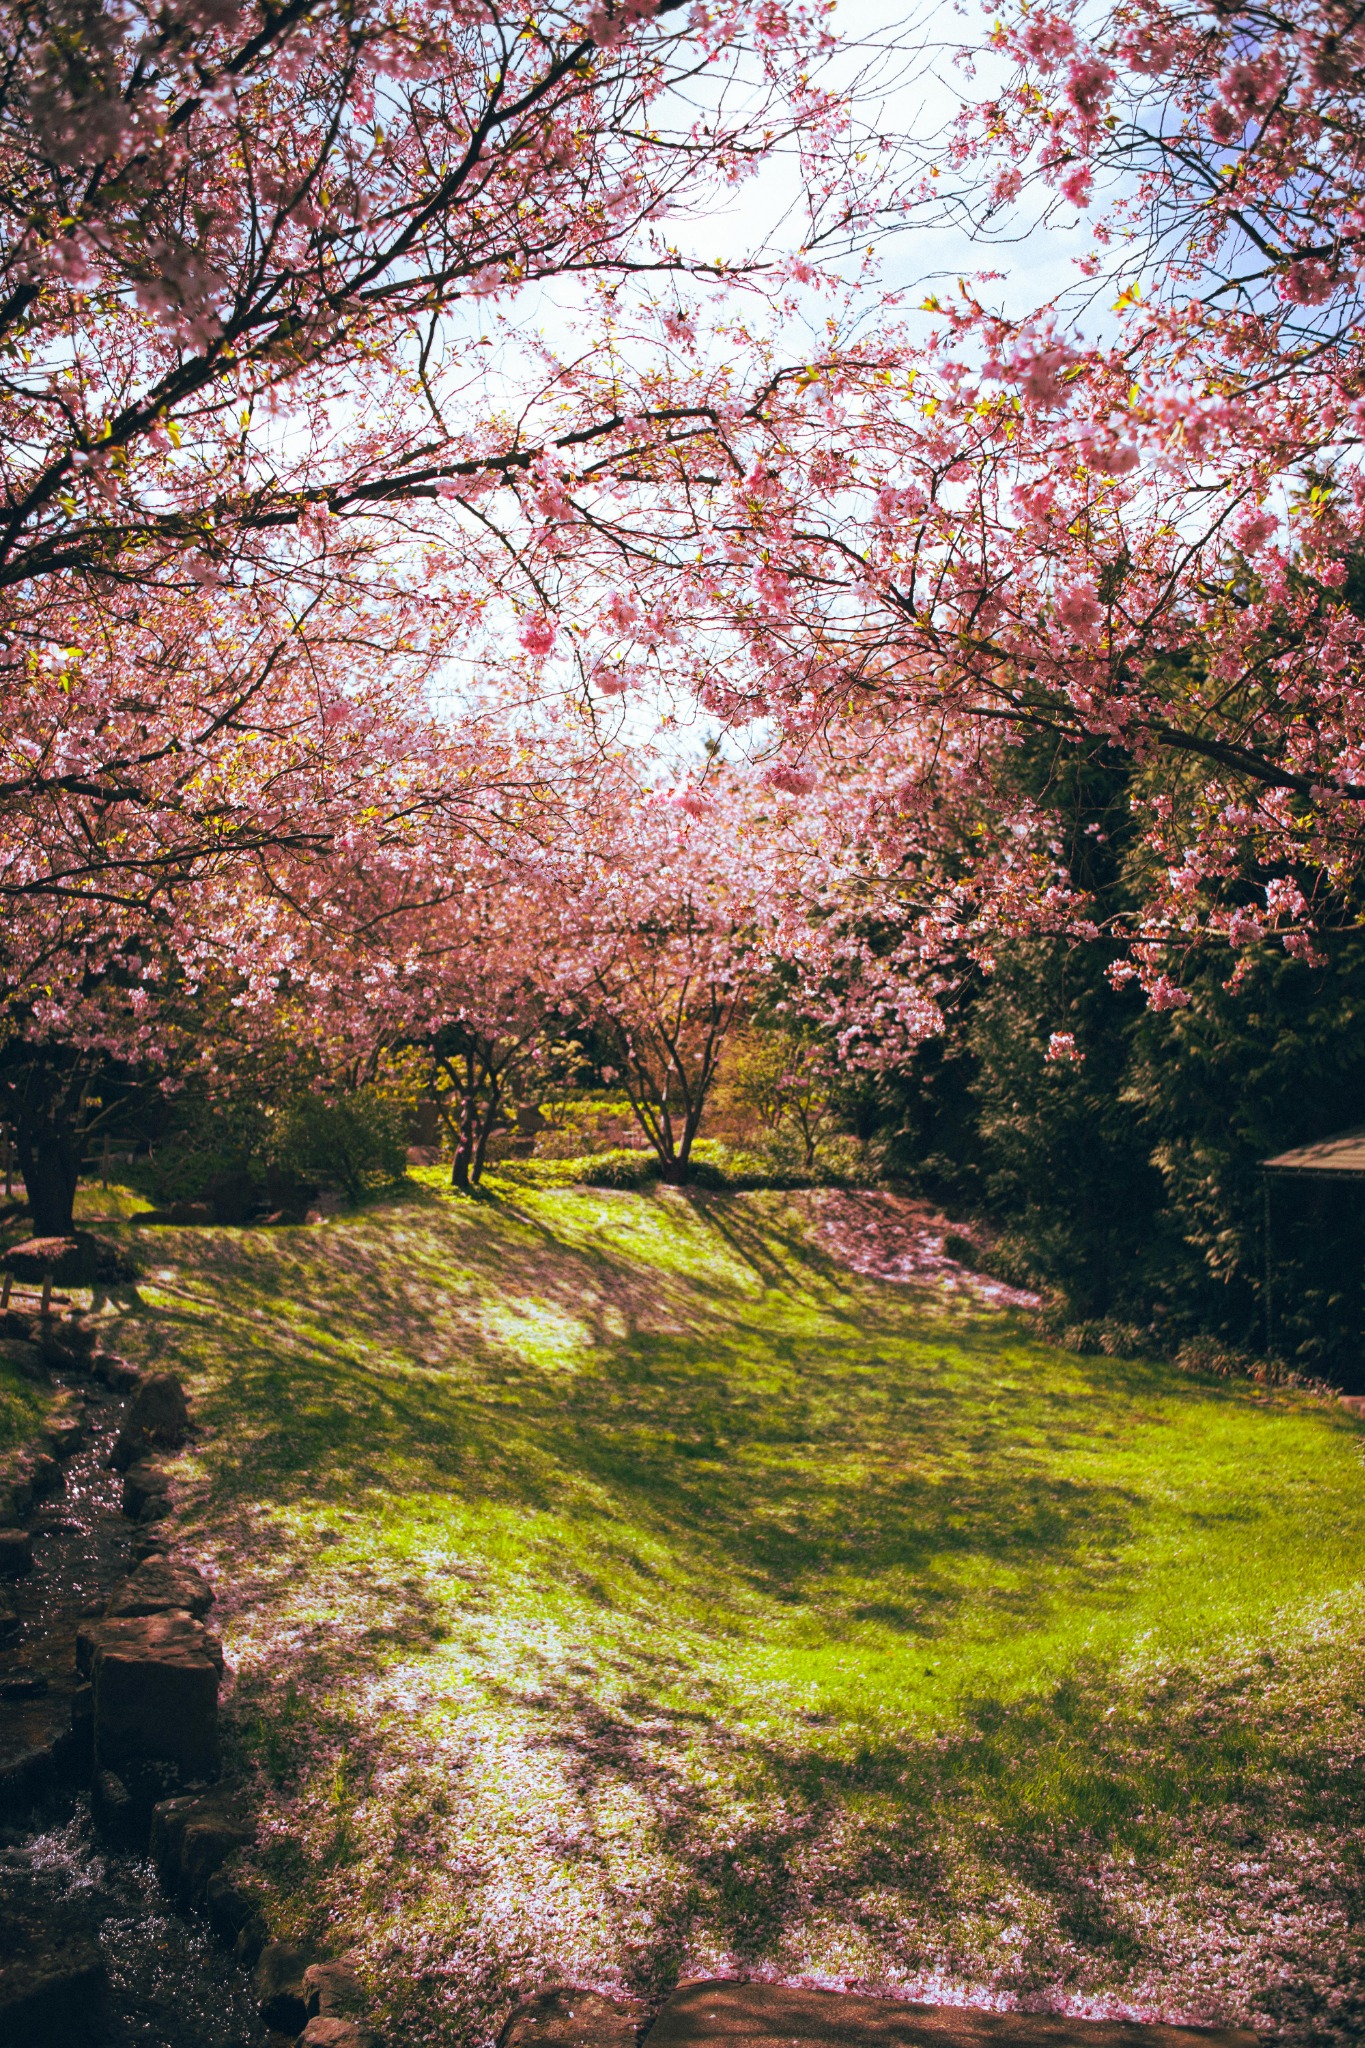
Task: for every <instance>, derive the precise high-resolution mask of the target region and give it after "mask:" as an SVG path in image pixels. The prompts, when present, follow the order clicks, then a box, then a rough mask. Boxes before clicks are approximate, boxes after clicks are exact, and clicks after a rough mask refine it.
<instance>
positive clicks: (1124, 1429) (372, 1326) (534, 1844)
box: [120, 1173, 1365, 2042]
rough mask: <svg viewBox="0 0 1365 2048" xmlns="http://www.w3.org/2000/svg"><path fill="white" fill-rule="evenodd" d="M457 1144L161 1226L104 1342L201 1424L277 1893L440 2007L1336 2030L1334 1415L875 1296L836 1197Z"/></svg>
mask: <svg viewBox="0 0 1365 2048" xmlns="http://www.w3.org/2000/svg"><path fill="white" fill-rule="evenodd" d="M420 1178H421V1179H422V1180H423V1181H424V1182H425V1185H422V1186H416V1185H414V1186H413V1187H412V1188H410V1189H409V1191H408V1192H407V1193H406V1194H405V1196H404V1197H403V1198H401V1199H399V1200H395V1201H393V1202H391V1203H388V1204H383V1205H377V1206H375V1207H373V1208H372V1209H370V1210H369V1211H368V1212H366V1213H364V1214H361V1215H359V1216H355V1217H352V1218H347V1219H341V1220H339V1221H337V1222H335V1223H332V1224H329V1225H327V1226H324V1227H321V1228H315V1229H300V1230H280V1231H255V1232H246V1231H228V1230H218V1231H158V1232H157V1233H156V1237H155V1243H154V1244H152V1245H151V1246H150V1248H148V1249H145V1250H144V1256H145V1257H146V1258H147V1259H148V1260H149V1262H150V1261H155V1264H154V1266H153V1269H152V1271H151V1273H150V1274H149V1276H148V1278H147V1279H146V1280H145V1281H144V1282H143V1283H142V1284H141V1288H140V1301H139V1302H136V1303H134V1304H133V1305H132V1306H130V1308H129V1310H128V1312H127V1316H126V1323H127V1327H126V1329H125V1330H124V1332H123V1334H122V1336H121V1339H120V1341H121V1342H122V1343H123V1345H124V1348H126V1349H128V1350H129V1351H130V1352H134V1351H140V1353H141V1355H143V1356H144V1357H146V1358H148V1359H157V1360H173V1361H175V1362H178V1363H179V1364H180V1365H182V1366H183V1367H184V1368H186V1369H187V1370H188V1372H189V1374H190V1376H191V1379H192V1383H193V1391H194V1393H195V1395H196V1398H197V1402H198V1411H199V1414H200V1416H201V1417H202V1419H203V1421H204V1423H205V1424H206V1425H207V1431H206V1435H205V1437H204V1439H203V1442H202V1445H201V1447H200V1449H199V1450H198V1451H197V1453H196V1454H195V1456H194V1457H193V1458H191V1459H190V1460H188V1461H187V1462H186V1465H185V1468H184V1469H185V1474H186V1477H187V1479H188V1480H189V1481H190V1482H191V1483H190V1484H189V1487H188V1491H187V1502H186V1507H185V1509H184V1513H183V1526H184V1530H185V1535H186V1540H187V1541H188V1542H190V1543H191V1545H192V1546H194V1547H196V1548H197V1549H198V1550H199V1552H200V1553H201V1554H202V1555H203V1556H204V1558H205V1560H206V1561H207V1562H208V1563H209V1564H210V1565H212V1566H213V1567H214V1568H215V1569H216V1570H218V1571H219V1572H220V1573H221V1574H222V1575H223V1577H224V1580H225V1582H226V1585H227V1587H228V1590H227V1592H226V1593H225V1597H224V1601H223V1610H222V1625H223V1630H224V1636H225V1642H226V1646H227V1649H228V1654H229V1658H230V1661H231V1662H232V1663H233V1664H234V1665H235V1666H236V1669H237V1674H238V1675H237V1681H236V1694H235V1705H234V1716H235V1726H236V1729H237V1741H238V1744H239V1747H240V1752H241V1755H242V1757H243V1758H244V1759H245V1761H246V1762H247V1763H248V1765H249V1766H250V1767H251V1768H253V1769H255V1770H256V1771H257V1772H258V1773H259V1774H260V1777H261V1781H262V1784H263V1787H264V1788H265V1796H266V1799H267V1805H268V1811H269V1814H270V1817H271V1826H270V1831H269V1838H268V1840H267V1841H266V1843H265V1845H264V1847H263V1850H262V1852H261V1854H260V1857H259V1859H258V1867H259V1871H260V1875H261V1881H262V1883H263V1884H264V1886H265V1887H266V1889H267V1891H268V1893H269V1894H270V1896H271V1901H272V1909H273V1913H274V1917H275V1919H276V1921H277V1922H279V1923H282V1924H284V1925H287V1926H290V1927H293V1928H296V1929H298V1930H299V1931H303V1930H305V1929H306V1928H311V1930H312V1931H314V1932H322V1931H325V1932H326V1934H327V1938H328V1939H329V1940H331V1941H333V1942H335V1943H337V1944H338V1945H345V1944H347V1943H355V1944H356V1945H358V1947H359V1948H360V1950H361V1952H362V1954H363V1955H364V1957H365V1958H366V1961H367V1964H368V1967H369V1968H370V1970H371V1973H372V1975H373V1978H374V1981H375V1983H376V1984H377V1985H378V1986H379V1987H380V1990H381V1992H382V1995H383V1997H384V1999H385V2000H386V2001H387V2010H388V2014H389V2018H390V2022H391V2024H393V2025H394V2026H395V2027H398V2028H401V2029H402V2030H403V2032H402V2037H403V2038H404V2039H405V2040H410V2041H413V2042H418V2041H425V2040H431V2041H433V2042H434V2041H441V2042H445V2041H452V2042H453V2041H461V2042H464V2041H477V2040H483V2039H486V2038H488V2037H489V2034H490V2031H491V2030H492V2029H493V2028H494V2027H496V2025H497V2024H498V2023H499V2022H500V2020H501V2017H502V2016H503V2014H504V2012H505V2010H506V2006H507V2003H508V2001H509V2000H510V1998H511V1996H512V1994H513V1991H514V1989H515V1987H517V1986H518V1985H521V1984H526V1983H532V1982H537V1981H542V1980H544V1979H547V1978H556V1977H561V1976H571V1977H574V1978H576V1979H578V1980H579V1981H588V1982H597V1983H603V1984H609V1983H611V1982H614V1981H625V1982H628V1983H630V1984H632V1985H633V1986H634V1987H635V1988H637V1989H640V1990H642V1991H643V1992H645V1993H646V1994H647V1995H658V1994H659V1993H661V1992H662V1991H664V1990H666V1989H667V1988H668V1986H669V1984H670V1983H671V1982H672V1981H674V1979H675V1978H676V1976H677V1975H678V1973H679V1972H680V1971H685V1972H688V1973H695V1972H696V1971H697V1970H708V1969H727V1968H728V1969H734V1968H760V1969H763V1970H768V1971H773V1972H776V1973H777V1974H779V1975H785V1976H811V1975H814V1976H816V1977H819V1978H821V1979H822V1980H825V1981H832V1982H844V1983H848V1984H851V1985H853V1984H856V1985H864V1986H869V1987H873V1988H881V1989H890V1990H894V1991H899V1992H901V1993H903V1994H904V1993H915V1992H918V1993H919V1994H920V1995H927V1996H935V1995H944V1994H945V1993H946V1994H948V1995H959V1994H961V1993H962V1992H963V1991H964V1990H965V1991H967V1992H970V1993H972V1994H974V1995H976V1996H989V1997H992V1998H997V1999H1000V1998H1003V1999H1005V2000H1006V2001H1011V2000H1018V1999H1022V2000H1024V2001H1025V2002H1028V2001H1035V2002H1039V2001H1040V2002H1042V2003H1044V2004H1062V2005H1070V2006H1072V2007H1076V2008H1078V2009H1083V2010H1114V2011H1135V2012H1159V2013H1164V2014H1166V2015H1167V2016H1172V2017H1180V2016H1186V2017H1193V2018H1201V2017H1223V2016H1231V2017H1243V2018H1245V2017H1247V2016H1251V2017H1254V2018H1255V2019H1256V2020H1257V2022H1258V2023H1259V2024H1262V2025H1267V2026H1274V2027H1277V2028H1278V2029H1279V2030H1280V2031H1281V2033H1282V2034H1283V2035H1284V2037H1285V2038H1291V2037H1292V2038H1297V2036H1296V2034H1295V2029H1296V2028H1303V2027H1307V2028H1309V2029H1310V2031H1311V2030H1312V2029H1313V2028H1316V2029H1317V2032H1316V2033H1314V2034H1313V2036H1312V2037H1313V2038H1315V2039H1331V2038H1333V2035H1332V2028H1333V2027H1334V2026H1335V2025H1336V2024H1337V2021H1338V2020H1339V2019H1340V2020H1341V2022H1342V2024H1343V2025H1347V2034H1345V2035H1343V2036H1342V2038H1348V2036H1349V2024H1355V2020H1358V2019H1359V2018H1360V2017H1361V2015H1362V2014H1365V2006H1361V2007H1359V2008H1358V2007H1357V2005H1356V2004H1353V2003H1352V2001H1353V2000H1354V1998H1355V1992H1354V1989H1353V1986H1354V1982H1355V1977H1354V1975H1353V1971H1354V1963H1353V1962H1352V1960H1351V1958H1352V1956H1353V1954H1354V1947H1355V1943H1356V1940H1357V1930H1358V1928H1359V1927H1360V1925H1361V1921H1362V1914H1361V1910H1360V1896H1359V1895H1360V1892H1361V1888H1362V1886H1363V1885H1365V1862H1363V1861H1362V1856H1361V1852H1360V1849H1359V1848H1358V1847H1357V1846H1356V1842H1357V1821H1358V1814H1359V1811H1360V1802H1361V1798H1362V1794H1365V1768H1362V1760H1361V1754H1362V1753H1361V1744H1360V1741H1359V1731H1360V1725H1361V1719H1360V1717H1361V1713H1362V1702H1363V1701H1365V1660H1363V1659H1362V1656H1361V1653H1360V1651H1359V1650H1358V1648H1357V1644H1358V1643H1359V1641H1360V1640H1361V1633H1362V1631H1361V1623H1362V1618H1365V1600H1362V1597H1361V1560H1362V1558H1365V1473H1363V1472H1362V1464H1361V1456H1360V1442H1361V1439H1360V1436H1359V1433H1358V1431H1357V1429H1356V1426H1355V1425H1354V1424H1353V1423H1352V1422H1351V1421H1350V1420H1349V1419H1348V1418H1346V1417H1345V1416H1344V1415H1343V1414H1342V1413H1341V1411H1339V1410H1334V1409H1331V1408H1329V1407H1326V1406H1324V1405H1322V1404H1320V1403H1314V1402H1313V1401H1311V1400H1309V1399H1308V1398H1307V1397H1305V1396H1302V1395H1290V1394H1268V1393H1266V1392H1264V1391H1263V1390H1260V1389H1256V1388H1253V1387H1251V1386H1242V1385H1237V1384H1227V1383H1220V1384H1217V1385H1213V1384H1202V1383H1199V1382H1197V1381H1194V1380H1191V1379H1189V1378H1186V1377H1184V1376H1182V1375H1181V1374H1179V1373H1177V1372H1175V1371H1174V1370H1173V1369H1172V1368H1169V1367H1166V1366H1161V1365H1154V1364H1148V1363H1143V1362H1141V1361H1131V1360H1130V1361H1115V1360H1110V1359H1105V1358H1094V1359H1091V1358H1079V1357H1075V1356H1072V1355H1070V1354H1065V1353H1060V1352H1056V1351H1052V1350H1049V1349H1047V1348H1045V1347H1043V1346H1041V1345H1040V1344H1038V1343H1037V1342H1035V1341H1033V1340H1032V1339H1031V1338H1030V1337H1029V1336H1028V1334H1027V1332H1026V1331H1025V1329H1024V1328H1023V1326H1022V1325H1021V1324H1020V1323H1018V1322H1017V1321H1015V1320H1013V1319H1011V1318H1010V1317H1008V1316H1002V1315H999V1314H989V1315H988V1314H984V1313H983V1314H977V1315H972V1314H967V1313H964V1312H961V1311H958V1312H956V1313H948V1312H947V1311H946V1310H945V1309H944V1308H943V1307H942V1306H941V1305H939V1304H936V1303H935V1302H934V1301H933V1300H932V1299H930V1298H928V1297H926V1296H922V1295H916V1294H914V1293H913V1292H911V1291H909V1290H907V1289H905V1288H898V1287H894V1286H891V1285H885V1284H882V1283H878V1282H876V1281H872V1280H865V1279H859V1278H858V1277H856V1276H854V1275H851V1274H849V1273H848V1272H846V1271H844V1270H843V1269H841V1268H839V1267H838V1266H836V1265H834V1264H833V1263H832V1262H831V1261H830V1259H829V1258H827V1257H826V1256H825V1255H824V1254H823V1253H822V1251H821V1249H820V1244H819V1240H818V1236H817V1235H816V1233H815V1232H814V1230H813V1227H812V1216H813V1206H812V1198H810V1197H795V1196H793V1197H786V1196H780V1195H773V1194H767V1195H762V1194H758V1195H727V1196H714V1197H705V1196H694V1197H690V1198H689V1197H685V1196H683V1195H680V1194H678V1193H676V1192H672V1191H668V1190H660V1191H658V1192H656V1193H653V1194H651V1195H633V1194H620V1193H609V1192H605V1191H600V1192H599V1191H592V1192H588V1191H581V1190H579V1191H575V1190H568V1189H555V1188H550V1189H544V1188H542V1189H532V1188H527V1187H522V1186H513V1185H511V1184H510V1183H506V1182H504V1183H494V1186H493V1189H492V1193H491V1197H490V1199H487V1200H484V1201H480V1202H477V1203H474V1202H456V1201H452V1200H451V1199H449V1198H448V1197H447V1196H445V1195H444V1194H443V1193H442V1192H441V1191H440V1190H439V1188H438V1185H437V1183H438V1181H439V1178H440V1176H439V1175H438V1174H436V1173H432V1174H430V1175H426V1176H421V1177H420ZM145 1243H146V1240H144V1244H145ZM1286 1956H1288V1957H1289V1958H1290V1961H1289V1963H1288V1965H1286V1964H1285V1957H1286ZM1277 1972H1278V1974H1277ZM1343 1986H1344V1987H1345V1989H1343ZM1352 2015H1355V2020H1353V2019H1352ZM1348 2023H1349V2024H1348ZM1324 2029H1325V2031H1324ZM1304 2038H1305V2039H1306V2038H1308V2035H1307V2034H1305V2035H1304Z"/></svg>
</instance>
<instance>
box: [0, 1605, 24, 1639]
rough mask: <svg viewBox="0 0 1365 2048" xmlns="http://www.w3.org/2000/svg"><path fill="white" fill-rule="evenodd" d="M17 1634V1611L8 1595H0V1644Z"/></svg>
mask: <svg viewBox="0 0 1365 2048" xmlns="http://www.w3.org/2000/svg"><path fill="white" fill-rule="evenodd" d="M18 1633H19V1610H18V1608H17V1607H16V1606H15V1604H14V1602H13V1600H11V1598H10V1596H9V1594H8V1593H0V1643H3V1642H8V1641H9V1638H10V1637H11V1636H17V1635H18Z"/></svg>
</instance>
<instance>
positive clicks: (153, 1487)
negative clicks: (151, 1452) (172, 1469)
mask: <svg viewBox="0 0 1365 2048" xmlns="http://www.w3.org/2000/svg"><path fill="white" fill-rule="evenodd" d="M170 1485H171V1482H170V1480H169V1479H168V1478H167V1477H166V1474H165V1472H164V1471H163V1470H162V1468H161V1466H160V1465H157V1464H154V1463H153V1462H152V1460H151V1459H150V1458H142V1459H140V1460H139V1461H138V1463H137V1464H136V1465H130V1466H129V1467H128V1470H127V1471H126V1472H125V1473H124V1475H123V1512H124V1514H125V1515H127V1517H128V1519H129V1520H130V1521H133V1522H137V1521H141V1520H143V1519H144V1517H145V1519H146V1520H148V1521H157V1520H159V1519H160V1518H161V1516H162V1515H167V1514H169V1513H170V1508H171V1496H170ZM153 1503H155V1504H156V1505H155V1511H154V1513H152V1514H150V1515H149V1514H147V1509H148V1508H149V1507H151V1506H152V1504H153Z"/></svg>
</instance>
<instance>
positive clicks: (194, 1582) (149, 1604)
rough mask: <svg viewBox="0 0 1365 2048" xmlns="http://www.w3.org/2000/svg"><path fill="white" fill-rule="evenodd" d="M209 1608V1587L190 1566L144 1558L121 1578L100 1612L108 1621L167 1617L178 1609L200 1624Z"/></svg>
mask: <svg viewBox="0 0 1365 2048" xmlns="http://www.w3.org/2000/svg"><path fill="white" fill-rule="evenodd" d="M212 1605H213V1588H212V1586H211V1585H210V1584H209V1582H208V1580H207V1579H206V1578H204V1577H203V1576H202V1574H201V1573H199V1572H197V1571H196V1570H195V1569H194V1567H193V1565H188V1564H171V1563H170V1562H169V1560H168V1559H166V1558H164V1557H159V1556H155V1555H153V1556H148V1557H146V1558H144V1559H143V1561H142V1563H141V1564H140V1565H139V1566H138V1568H137V1570H136V1571H135V1572H133V1573H132V1575H131V1576H130V1577H129V1578H127V1579H125V1580H124V1582H123V1584H122V1585H121V1586H120V1587H119V1589H118V1591H117V1592H116V1593H115V1594H114V1597H113V1599H112V1600H111V1601H110V1602H109V1605H108V1606H107V1607H106V1609H105V1610H104V1611H105V1613H106V1614H107V1615H108V1616H109V1618H110V1619H111V1620H115V1619H118V1618H120V1617H123V1616H128V1615H137V1614H168V1613H171V1612H172V1611H175V1610H179V1611H181V1612H183V1613H185V1614H192V1615H193V1616H194V1618H195V1620H196V1621H202V1620H203V1618H204V1616H205V1615H206V1614H207V1613H208V1611H209V1609H210V1607H212Z"/></svg>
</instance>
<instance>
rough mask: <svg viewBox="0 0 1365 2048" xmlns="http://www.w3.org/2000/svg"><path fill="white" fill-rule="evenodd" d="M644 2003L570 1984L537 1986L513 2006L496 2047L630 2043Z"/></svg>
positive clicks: (588, 2047)
mask: <svg viewBox="0 0 1365 2048" xmlns="http://www.w3.org/2000/svg"><path fill="white" fill-rule="evenodd" d="M643 2022H644V2007H643V2006H642V2005H640V2004H638V2003H637V2002H636V2001H635V2000H634V1999H624V1998H623V1999H615V1998H605V1997H603V1995H602V1993H601V1992H600V1991H578V1990H575V1989H574V1988H573V1987H572V1986H571V1985H566V1986H562V1987H561V1988H559V1989H558V1990H554V1991H542V1992H540V1993H539V1994H538V1995H537V1996H536V1997H535V1998H528V1999H527V2000H526V2003H525V2004H524V2005H519V2006H518V2007H517V2008H516V2010H515V2011H514V2012H513V2014H512V2016H511V2018H510V2019H509V2020H508V2022H507V2025H506V2026H505V2027H504V2028H503V2030H502V2033H501V2034H500V2035H499V2037H498V2048H635V2043H636V2041H637V2039H638V2038H639V2033H640V2028H641V2026H642V2024H643Z"/></svg>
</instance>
